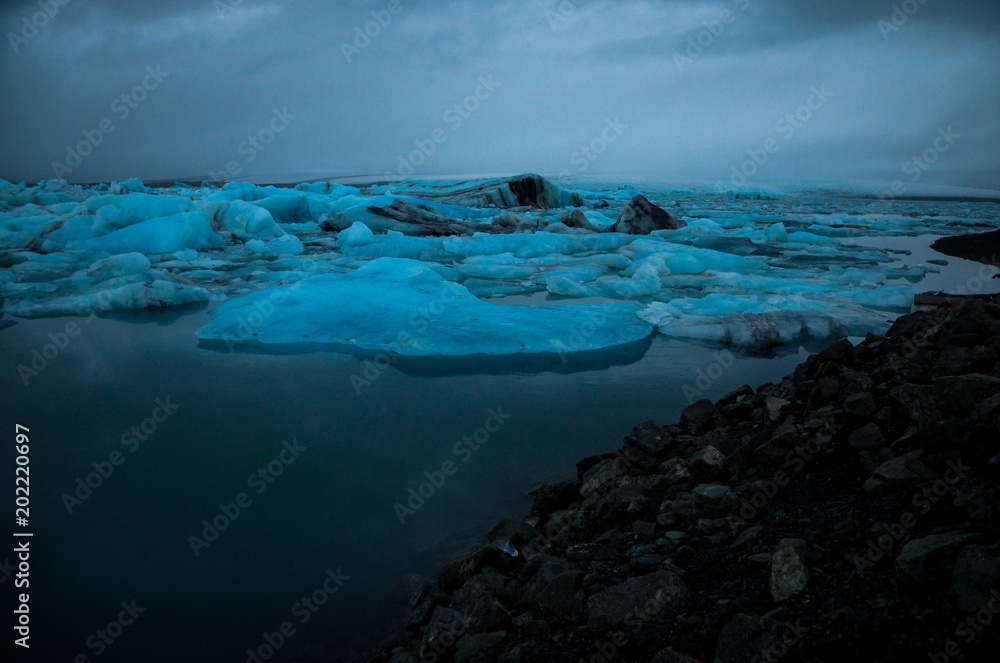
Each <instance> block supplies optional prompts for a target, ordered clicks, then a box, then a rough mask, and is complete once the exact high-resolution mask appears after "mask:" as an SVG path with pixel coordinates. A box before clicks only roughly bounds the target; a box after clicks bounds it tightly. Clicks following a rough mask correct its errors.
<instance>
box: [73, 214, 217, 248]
mask: <svg viewBox="0 0 1000 663" xmlns="http://www.w3.org/2000/svg"><path fill="white" fill-rule="evenodd" d="M220 246H222V240H221V239H220V238H219V236H218V235H217V234H216V233H215V231H214V230H212V226H211V225H209V223H208V219H207V218H206V217H205V215H204V214H203V213H202V212H190V213H187V214H175V215H173V216H167V217H163V218H160V219H150V220H148V221H143V222H141V223H137V224H135V225H131V226H128V227H127V228H122V229H121V230H116V231H114V232H113V233H110V234H108V235H104V236H103V237H95V238H94V239H88V240H77V241H72V242H69V243H68V244H67V248H69V249H84V250H89V251H95V252H96V251H106V252H108V253H132V252H138V253H145V254H147V255H148V254H154V253H173V252H175V251H180V250H182V249H196V250H198V251H204V250H207V249H213V248H218V247H220Z"/></svg>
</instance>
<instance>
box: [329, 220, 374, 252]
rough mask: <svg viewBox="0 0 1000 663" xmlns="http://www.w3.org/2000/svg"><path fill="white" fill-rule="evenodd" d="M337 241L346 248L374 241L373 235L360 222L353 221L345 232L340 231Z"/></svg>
mask: <svg viewBox="0 0 1000 663" xmlns="http://www.w3.org/2000/svg"><path fill="white" fill-rule="evenodd" d="M338 239H340V242H341V243H342V244H346V245H348V246H360V245H362V244H371V243H372V242H374V241H375V233H373V232H372V231H371V229H370V228H369V227H368V226H366V225H365V224H363V223H361V222H360V221H355V222H354V223H353V224H352V225H351V227H350V228H348V229H347V230H341V231H340V235H338Z"/></svg>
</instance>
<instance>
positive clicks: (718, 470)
mask: <svg viewBox="0 0 1000 663" xmlns="http://www.w3.org/2000/svg"><path fill="white" fill-rule="evenodd" d="M725 464H726V457H725V455H723V453H722V452H721V451H719V450H718V449H716V448H715V447H713V446H707V447H704V448H702V449H701V450H700V451H698V452H697V453H696V454H695V455H694V456H692V457H691V460H690V461H688V471H689V472H691V475H692V476H693V477H694V478H695V479H697V480H699V481H712V480H713V479H716V478H718V477H719V475H721V474H722V471H723V469H724V468H725Z"/></svg>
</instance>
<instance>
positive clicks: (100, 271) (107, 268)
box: [87, 253, 150, 281]
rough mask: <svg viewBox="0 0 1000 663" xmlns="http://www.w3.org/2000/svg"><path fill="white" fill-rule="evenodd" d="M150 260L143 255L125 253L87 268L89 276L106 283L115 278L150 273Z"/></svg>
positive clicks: (99, 261)
mask: <svg viewBox="0 0 1000 663" xmlns="http://www.w3.org/2000/svg"><path fill="white" fill-rule="evenodd" d="M149 267H150V264H149V258H147V257H146V256H144V255H142V254H141V253H123V254H120V255H116V256H111V257H110V258H105V259H104V260H98V261H97V262H95V263H94V264H93V265H91V266H90V267H89V268H87V276H89V277H90V278H92V279H96V280H98V281H105V280H107V279H110V278H111V277H113V276H127V275H129V274H145V273H146V272H148V271H149Z"/></svg>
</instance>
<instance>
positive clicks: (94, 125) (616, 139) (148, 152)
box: [0, 0, 1000, 189]
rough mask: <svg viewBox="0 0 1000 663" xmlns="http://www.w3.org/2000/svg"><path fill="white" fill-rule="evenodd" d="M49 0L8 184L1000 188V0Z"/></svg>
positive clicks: (24, 10)
mask: <svg viewBox="0 0 1000 663" xmlns="http://www.w3.org/2000/svg"><path fill="white" fill-rule="evenodd" d="M802 5H803V3H795V2H792V1H791V0H721V1H702V0H685V1H681V0H676V1H657V0H625V1H622V2H599V1H595V0H562V1H561V2H560V1H558V0H530V1H526V2H521V3H489V2H482V1H475V0H472V1H470V0H465V1H458V0H456V1H446V0H429V1H425V2H416V1H413V2H407V0H374V1H372V2H361V1H357V2H344V3H338V6H336V7H330V6H325V5H323V4H321V3H317V2H300V3H294V4H293V5H291V6H286V5H284V4H281V3H277V2H272V1H269V0H214V1H213V0H183V1H179V2H175V3H171V4H170V6H160V5H154V6H150V5H142V4H138V3H133V2H120V1H113V0H90V1H88V0H63V1H62V2H60V0H41V1H39V0H35V1H34V2H16V3H8V4H7V5H5V6H4V8H3V9H2V10H0V26H2V27H3V30H4V42H5V43H4V45H3V47H2V48H3V52H4V54H3V56H2V57H0V82H2V84H3V86H4V89H6V90H7V91H8V95H7V97H8V98H7V106H8V107H7V110H6V112H5V120H6V121H5V122H4V123H3V125H2V129H0V131H2V137H3V138H2V140H3V145H4V150H3V153H2V156H0V177H2V178H4V179H8V180H12V181H21V180H25V181H36V180H40V179H49V178H65V179H68V180H69V181H71V182H90V181H109V180H123V179H127V178H129V177H139V178H141V179H144V180H149V181H159V180H173V179H189V178H195V179H200V178H211V179H215V180H220V179H221V180H225V179H236V180H250V181H260V180H266V179H288V180H291V179H296V178H302V179H305V178H314V177H330V178H333V177H344V176H351V175H379V176H381V175H391V176H412V177H422V176H425V177H434V176H441V175H446V174H477V173H507V174H515V173H520V172H539V173H542V174H544V175H550V176H559V175H561V176H568V177H572V178H592V177H618V178H643V179H652V180H658V181H663V182H682V181H683V182H694V181H703V182H725V183H730V184H733V185H744V183H745V185H747V186H754V185H761V186H764V185H767V184H769V183H774V182H788V181H798V182H855V183H879V185H884V186H888V185H889V184H890V183H892V182H893V181H897V180H899V181H903V182H906V183H907V185H908V186H913V185H915V184H920V185H928V184H930V185H949V186H962V187H972V188H980V189H1000V164H998V160H997V154H998V150H997V147H998V145H1000V128H998V126H997V122H996V120H995V117H996V108H997V102H998V101H1000V75H998V74H1000V64H998V63H1000V42H998V40H997V33H998V23H1000V21H998V16H1000V10H998V6H1000V3H997V2H995V0H994V1H980V2H967V3H963V4H962V5H961V6H959V7H951V6H947V3H944V2H942V1H941V0H923V1H921V0H906V1H905V2H888V1H883V0H877V1H876V2H862V1H861V0H843V1H841V2H834V3H823V4H822V5H818V6H802Z"/></svg>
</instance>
